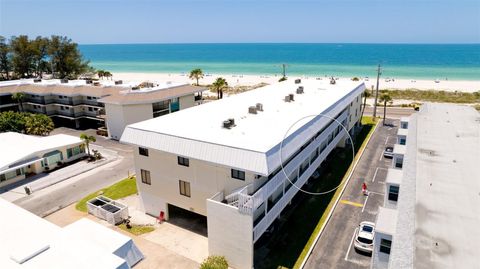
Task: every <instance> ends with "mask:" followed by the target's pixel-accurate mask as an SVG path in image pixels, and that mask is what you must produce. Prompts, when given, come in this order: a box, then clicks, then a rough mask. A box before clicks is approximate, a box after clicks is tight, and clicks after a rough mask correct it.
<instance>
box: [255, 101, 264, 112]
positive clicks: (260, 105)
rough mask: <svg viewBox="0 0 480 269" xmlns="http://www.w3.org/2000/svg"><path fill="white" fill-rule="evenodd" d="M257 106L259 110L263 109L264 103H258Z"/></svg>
mask: <svg viewBox="0 0 480 269" xmlns="http://www.w3.org/2000/svg"><path fill="white" fill-rule="evenodd" d="M256 107H257V111H263V104H261V103H257V105H256Z"/></svg>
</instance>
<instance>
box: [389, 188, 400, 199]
mask: <svg viewBox="0 0 480 269" xmlns="http://www.w3.org/2000/svg"><path fill="white" fill-rule="evenodd" d="M399 190H400V187H399V186H390V188H389V189H388V200H390V201H398V192H399Z"/></svg>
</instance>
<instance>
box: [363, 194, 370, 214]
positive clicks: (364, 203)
mask: <svg viewBox="0 0 480 269" xmlns="http://www.w3.org/2000/svg"><path fill="white" fill-rule="evenodd" d="M368 197H370V195H367V199H365V202H363V206H362V212H363V211H364V210H365V206H366V205H367V201H368Z"/></svg>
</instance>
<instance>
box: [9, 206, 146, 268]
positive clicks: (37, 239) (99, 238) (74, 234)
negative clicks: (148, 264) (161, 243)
mask: <svg viewBox="0 0 480 269" xmlns="http://www.w3.org/2000/svg"><path fill="white" fill-rule="evenodd" d="M0 216H2V219H1V221H0V268H2V269H22V268H26V269H27V268H28V269H39V268H48V269H65V268H68V269H76V268H78V269H85V268H89V269H129V268H132V267H133V266H134V265H135V264H137V263H138V262H139V261H141V260H142V259H143V254H142V253H141V252H140V250H139V249H138V248H137V247H136V245H135V244H134V242H133V241H132V239H131V238H129V237H127V236H125V235H122V234H120V233H118V232H115V231H113V230H111V229H109V228H107V227H105V226H103V225H101V224H99V223H96V222H93V221H91V220H88V219H85V218H83V219H80V220H78V221H76V222H74V223H72V224H69V225H67V226H65V227H63V228H62V227H59V226H56V225H55V224H53V223H50V222H48V221H47V220H45V219H42V218H40V217H38V216H36V215H34V214H32V213H30V212H28V211H26V210H25V209H23V208H21V207H19V206H16V205H14V204H12V203H10V202H7V201H5V200H3V199H1V198H0Z"/></svg>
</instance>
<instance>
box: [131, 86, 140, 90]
mask: <svg viewBox="0 0 480 269" xmlns="http://www.w3.org/2000/svg"><path fill="white" fill-rule="evenodd" d="M136 90H140V87H138V86H134V87H132V91H136Z"/></svg>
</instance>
